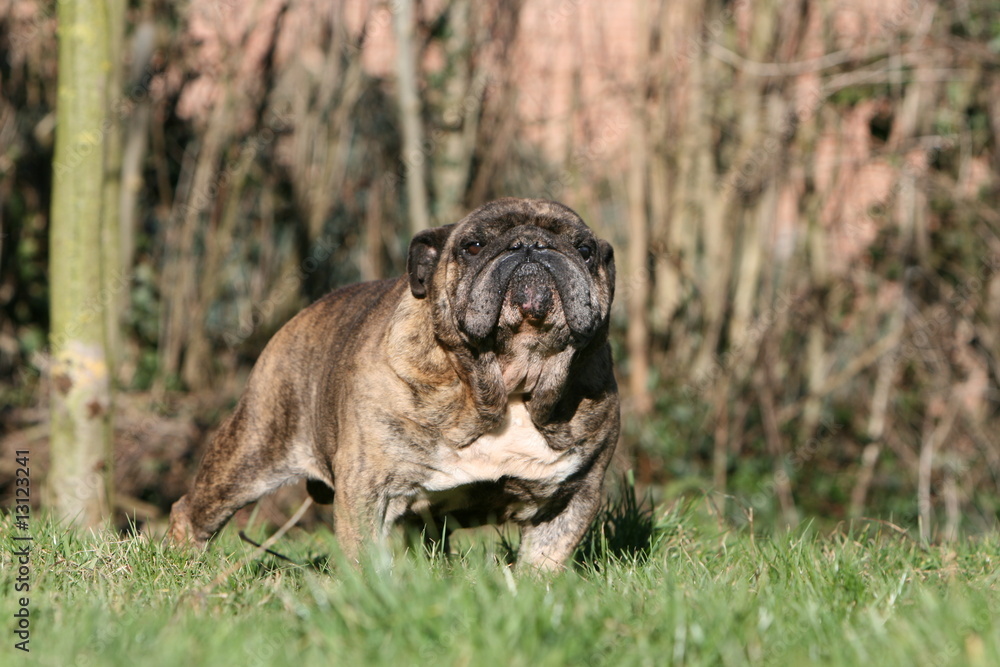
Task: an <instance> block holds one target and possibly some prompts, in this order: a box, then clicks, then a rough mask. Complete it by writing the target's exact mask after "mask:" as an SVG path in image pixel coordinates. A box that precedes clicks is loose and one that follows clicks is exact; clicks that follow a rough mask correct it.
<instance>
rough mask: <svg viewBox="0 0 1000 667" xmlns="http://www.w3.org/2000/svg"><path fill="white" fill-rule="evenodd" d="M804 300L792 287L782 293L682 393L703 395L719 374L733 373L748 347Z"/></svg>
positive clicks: (689, 395) (685, 394)
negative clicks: (792, 290) (734, 342)
mask: <svg viewBox="0 0 1000 667" xmlns="http://www.w3.org/2000/svg"><path fill="white" fill-rule="evenodd" d="M805 300H806V298H805V296H796V295H794V294H792V292H791V291H790V290H786V291H785V292H784V293H782V294H779V295H778V298H777V299H776V300H775V302H774V304H773V305H772V306H771V307H770V308H768V309H767V310H765V311H764V312H763V313H761V314H760V315H759V316H758V317H756V318H755V319H754V321H753V323H752V324H751V325H750V326H749V327H747V330H746V336H744V338H743V340H742V341H741V342H740V343H739V344H738V345H735V346H733V347H732V348H731V349H729V350H727V351H726V353H725V354H723V355H721V356H719V355H716V357H715V358H714V359H713V360H712V366H711V368H709V369H707V370H706V371H704V372H703V373H701V375H700V376H699V377H697V378H695V379H693V380H691V381H690V382H687V383H686V384H685V385H684V388H683V389H682V392H681V393H682V395H683V396H684V397H685V398H686V399H690V398H694V397H695V396H703V395H704V394H705V392H707V391H708V390H709V389H710V388H711V387H712V386H713V385H714V384H715V382H716V381H717V380H718V379H719V378H720V377H722V376H723V375H725V374H726V373H729V372H731V371H732V370H733V369H734V368H735V367H736V364H737V363H738V362H739V361H741V360H742V359H743V358H744V356H745V355H746V353H747V350H748V349H756V343H757V342H758V341H759V340H760V339H761V338H763V336H764V334H765V333H766V332H767V330H768V329H770V328H771V326H773V325H774V323H775V322H777V321H778V317H779V316H780V315H783V314H785V313H788V312H794V311H795V310H796V309H797V308H798V307H799V306H800V305H801V304H802V303H804V302H805Z"/></svg>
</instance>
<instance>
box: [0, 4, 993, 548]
mask: <svg viewBox="0 0 1000 667" xmlns="http://www.w3.org/2000/svg"><path fill="white" fill-rule="evenodd" d="M56 14H57V3H56V2H55V1H54V0H48V1H44V0H37V1H36V0H0V438H2V460H0V496H2V497H4V498H7V497H9V496H10V495H12V489H13V475H14V467H15V466H14V462H13V461H14V452H15V451H16V450H26V449H30V451H31V452H32V463H33V472H34V475H35V479H36V480H38V483H39V484H44V483H45V479H44V476H45V471H46V470H48V469H49V464H48V463H47V456H48V454H47V452H48V441H49V435H50V426H49V424H50V421H49V391H50V386H51V382H50V374H49V369H50V366H51V358H50V354H49V353H50V344H49V324H50V275H51V273H50V265H49V252H50V245H51V240H52V239H51V237H50V218H51V216H50V210H51V208H52V203H53V194H52V193H53V174H54V173H55V172H56V171H58V170H59V169H68V168H72V167H74V164H73V161H74V157H73V153H72V151H71V152H70V153H69V156H70V157H69V158H68V162H66V161H64V162H62V163H59V164H56V163H55V161H54V145H55V135H56V132H57V130H58V128H57V127H56V125H57V123H56V115H57V110H56V98H57V69H58V68H57V53H58V49H57V35H56V27H57V17H56ZM120 32H121V33H122V34H121V35H120V58H118V60H119V61H120V64H121V67H120V77H119V80H118V81H117V82H116V84H115V85H114V86H113V88H112V94H111V95H110V99H109V109H110V111H109V114H110V123H109V124H108V125H107V126H106V127H105V126H103V125H102V126H100V127H95V128H94V131H95V133H96V136H97V141H98V142H100V143H102V144H103V143H108V142H111V141H112V139H113V140H114V142H115V143H113V144H110V145H114V146H117V148H115V154H116V155H117V157H118V164H116V165H114V168H113V170H111V172H109V173H110V178H112V179H114V180H116V182H117V187H118V190H116V192H117V196H116V207H117V213H116V215H115V218H114V221H113V223H112V224H113V229H114V243H115V244H116V245H117V246H118V252H117V253H116V257H115V258H114V261H113V262H111V263H110V264H106V265H105V266H104V268H103V271H104V275H105V278H104V281H105V282H104V289H103V291H102V293H101V303H102V305H104V306H107V305H108V304H112V310H113V312H114V318H115V322H116V323H115V324H113V325H112V333H110V334H109V346H110V348H111V349H112V350H113V353H114V354H113V356H114V359H115V363H114V371H113V385H114V387H115V388H116V397H115V399H114V415H113V425H114V426H113V428H114V431H113V447H114V450H113V451H114V454H113V459H112V460H111V461H110V462H109V465H107V466H105V468H103V469H105V470H107V471H112V470H113V475H114V480H115V484H114V498H113V503H114V507H115V509H116V511H117V513H118V516H119V517H123V516H125V515H130V516H135V517H136V518H138V519H139V521H140V522H145V521H159V520H162V519H163V517H164V516H165V512H166V511H167V510H168V508H169V505H170V503H171V502H173V501H174V500H176V499H177V498H178V497H179V496H180V495H181V494H182V493H183V492H184V491H185V490H186V487H187V484H188V482H189V481H190V479H191V475H192V474H193V471H194V466H195V465H196V463H197V462H198V460H199V459H200V456H201V451H202V448H203V446H204V445H205V443H206V440H207V438H208V437H209V436H210V435H211V433H212V431H213V429H214V428H215V427H216V426H217V425H218V423H219V421H220V419H222V418H223V417H225V416H226V415H227V414H228V411H229V410H230V409H231V408H232V406H233V404H234V402H235V400H236V398H237V397H238V395H239V392H240V390H241V388H242V386H243V384H244V382H245V379H246V376H247V373H248V372H249V369H250V368H251V366H252V364H253V361H254V359H255V358H256V356H257V355H258V354H259V352H260V351H261V349H262V348H263V346H264V344H265V343H266V342H267V340H268V339H269V337H270V336H271V335H272V334H273V333H274V332H275V331H276V330H277V329H278V328H279V327H280V326H281V325H282V324H283V323H284V322H285V321H287V320H288V319H289V318H290V317H291V316H292V315H293V314H294V313H295V312H296V311H297V310H299V309H301V308H302V307H304V306H305V305H307V304H308V303H310V302H311V301H313V300H315V299H316V298H318V297H320V296H322V295H323V294H324V293H326V292H327V291H328V290H330V289H331V288H333V287H336V286H339V285H343V284H346V283H350V282H354V281H358V280H369V279H374V278H381V277H389V276H395V275H398V274H400V273H401V272H402V271H403V270H404V265H405V251H406V246H407V243H408V240H409V238H410V236H411V235H412V234H413V232H414V231H415V230H419V229H420V228H422V227H425V226H428V225H438V224H446V223H449V222H454V221H456V220H457V219H459V218H460V217H462V216H463V215H464V213H465V212H467V211H468V210H469V209H471V208H473V207H475V206H478V205H479V204H481V203H484V202H486V201H488V200H490V199H493V198H496V197H500V196H524V197H546V198H551V199H556V200H559V201H561V202H564V203H566V204H567V205H569V206H570V207H572V208H574V209H575V210H576V211H577V212H579V213H580V214H581V216H582V217H583V218H584V219H585V220H586V221H587V222H588V223H589V224H590V225H591V226H592V227H593V228H595V230H596V231H597V232H598V233H599V235H601V236H603V237H605V238H608V239H610V240H611V241H612V243H613V244H614V246H615V248H616V250H617V261H618V285H617V295H616V303H615V311H614V329H613V345H614V348H615V355H616V360H617V363H618V371H619V379H620V384H621V387H622V393H623V399H624V404H623V411H624V430H623V435H622V440H621V443H620V446H619V449H618V454H617V460H616V466H617V468H618V470H619V471H624V470H631V471H632V472H633V474H634V478H635V481H636V484H637V486H638V488H639V489H640V491H641V492H642V493H648V494H649V495H650V497H651V498H652V499H653V501H654V502H656V503H672V502H675V501H677V500H678V499H681V498H685V497H688V496H702V495H705V496H707V498H708V499H709V501H710V502H711V504H712V506H713V507H714V508H716V510H717V511H718V512H719V514H720V516H721V517H722V518H723V519H724V520H725V521H727V522H731V523H733V524H741V523H745V522H747V521H750V520H752V521H754V522H756V524H757V525H759V526H773V527H780V526H786V525H791V526H794V525H796V524H797V523H799V522H802V521H804V520H809V519H812V520H815V521H818V522H819V523H820V524H821V525H833V524H834V523H836V522H839V521H842V520H846V519H849V518H858V517H869V518H877V519H880V520H885V521H891V522H892V523H894V524H895V525H898V526H900V527H901V528H905V529H910V530H914V531H917V530H919V531H920V533H921V535H923V536H924V537H925V538H928V539H939V540H948V539H953V538H955V537H957V536H958V535H960V534H966V533H973V534H974V533H978V532H982V531H984V530H988V529H993V528H995V527H996V524H997V520H998V516H1000V514H998V512H1000V491H998V483H1000V390H998V387H1000V212H998V206H997V204H998V199H1000V196H998V195H1000V192H998V174H997V170H998V167H1000V154H998V150H997V138H998V136H1000V2H996V1H986V0H956V1H955V2H934V1H923V0H888V1H886V2H866V1H864V0H835V1H832V2H831V1H820V0H795V1H791V2H785V1H781V2H779V1H777V0H732V1H723V0H693V1H691V2H667V1H666V0H622V1H620V2H615V3H604V2H599V1H598V0H523V1H517V0H510V1H501V0H486V1H482V2H472V1H471V0H392V1H391V2H387V3H386V2H374V1H371V2H368V1H366V0H332V1H331V0H327V1H321V0H256V1H252V2H237V1H236V0H190V1H188V2H183V3H172V2H165V1H163V0H132V1H131V2H128V3H127V4H126V5H124V7H123V12H122V20H121V30H120ZM84 153H85V151H81V152H80V155H81V156H83V154H84ZM80 159H81V160H82V159H83V158H82V157H81V158H80ZM302 494H303V491H302V489H289V490H284V491H283V492H282V494H279V495H278V496H276V497H274V498H271V499H269V500H268V501H267V502H266V503H262V506H261V510H260V511H262V512H263V513H264V514H265V515H269V514H270V515H273V517H274V518H275V520H277V521H278V522H279V523H281V522H282V521H283V517H284V516H285V515H283V514H282V511H283V509H284V507H285V506H286V505H287V504H291V503H293V502H294V500H295V498H298V497H300V496H301V495H302ZM751 517H752V518H751Z"/></svg>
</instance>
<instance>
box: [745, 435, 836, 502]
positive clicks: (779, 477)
mask: <svg viewBox="0 0 1000 667" xmlns="http://www.w3.org/2000/svg"><path fill="white" fill-rule="evenodd" d="M842 428H844V425H843V424H840V423H838V422H835V421H831V420H829V419H825V418H824V419H821V420H820V422H819V426H818V427H817V428H816V434H815V435H814V436H813V437H811V438H809V440H807V441H806V442H805V444H803V445H802V446H801V447H797V448H796V449H795V450H794V451H792V452H788V453H787V454H785V455H784V456H783V457H781V464H780V465H779V466H778V469H777V470H775V472H774V474H773V475H772V476H771V479H769V480H768V481H767V482H765V483H764V484H763V485H762V486H761V487H760V488H759V489H758V490H757V491H755V492H754V494H753V495H752V496H750V504H751V505H752V506H753V507H755V508H757V509H763V508H765V507H767V506H768V505H769V504H770V502H771V500H772V498H774V496H775V493H776V491H777V489H778V488H779V487H780V488H788V484H789V482H790V481H791V475H790V474H789V473H790V472H791V473H795V472H798V471H799V470H801V469H802V468H803V467H804V466H805V465H806V464H807V463H809V462H810V461H812V460H813V459H814V458H815V457H816V454H817V453H819V450H820V448H821V447H823V445H825V444H826V443H828V442H829V441H830V440H831V439H832V438H833V437H834V436H835V435H836V434H837V432H838V431H840V429H842Z"/></svg>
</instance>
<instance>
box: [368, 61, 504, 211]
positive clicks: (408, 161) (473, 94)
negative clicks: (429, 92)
mask: <svg viewBox="0 0 1000 667" xmlns="http://www.w3.org/2000/svg"><path fill="white" fill-rule="evenodd" d="M497 85H499V81H498V80H497V79H496V77H494V76H493V75H491V74H484V75H483V76H481V77H478V78H477V79H476V80H474V81H473V82H472V85H471V86H470V88H469V92H468V93H466V94H465V95H464V96H463V97H462V99H461V100H459V101H458V102H456V103H455V104H452V105H451V106H449V107H448V108H446V109H445V110H444V111H443V112H442V114H441V120H442V123H443V126H441V127H435V128H434V129H433V130H432V131H431V132H430V133H429V134H428V135H427V136H426V137H425V138H424V141H423V143H422V144H421V145H420V146H418V147H417V148H415V149H414V150H412V151H410V152H409V153H403V154H402V155H401V156H400V159H399V164H398V166H397V169H396V171H387V172H385V174H384V175H383V178H382V180H383V182H384V184H385V186H386V189H387V190H388V191H389V192H393V191H395V190H396V188H398V187H399V185H400V184H401V183H403V181H404V180H405V179H406V178H407V176H408V174H409V172H410V170H411V169H413V168H416V167H422V166H424V165H425V164H427V163H428V162H430V160H431V158H433V157H434V155H435V154H436V153H437V151H438V149H439V148H440V146H441V144H442V142H444V140H445V139H446V138H447V137H448V136H449V135H450V134H451V132H450V131H449V130H446V129H445V127H450V128H454V127H458V126H460V125H461V124H462V122H463V119H464V118H465V117H466V115H467V114H469V113H471V112H473V111H475V110H476V109H478V108H479V107H480V106H481V105H482V102H483V100H484V99H486V96H487V95H488V94H489V91H490V90H492V89H493V88H495V87H496V86H497Z"/></svg>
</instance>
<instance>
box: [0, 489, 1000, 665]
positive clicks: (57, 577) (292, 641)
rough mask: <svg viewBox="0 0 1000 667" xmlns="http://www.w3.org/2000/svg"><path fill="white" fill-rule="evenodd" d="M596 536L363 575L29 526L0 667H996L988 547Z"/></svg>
mask: <svg viewBox="0 0 1000 667" xmlns="http://www.w3.org/2000/svg"><path fill="white" fill-rule="evenodd" d="M606 518H607V521H606V522H605V525H606V526H607V528H606V529H605V530H604V531H603V536H602V533H601V531H598V532H595V533H594V534H593V535H592V538H591V539H590V540H589V542H588V543H587V544H586V545H585V546H584V548H583V549H582V552H583V555H581V556H580V558H578V560H579V561H582V562H578V563H576V564H575V565H574V566H573V567H572V568H570V570H569V571H567V572H565V573H562V574H560V575H558V576H552V577H547V578H536V577H533V576H529V575H526V574H518V573H517V572H512V571H511V570H510V569H509V568H508V567H506V566H505V565H503V564H502V563H503V562H504V560H505V558H504V556H505V553H506V551H505V550H506V548H508V547H510V545H509V543H508V542H507V541H506V539H488V538H489V535H483V534H473V535H469V536H466V537H464V538H461V537H459V538H458V539H456V541H455V543H454V544H453V552H455V553H453V555H452V556H451V557H444V556H441V555H426V554H424V553H412V552H411V553H409V554H402V555H398V556H397V557H396V558H395V560H394V562H393V563H392V565H391V567H390V568H386V567H375V566H374V565H371V564H369V565H368V566H366V567H364V568H362V571H360V572H357V571H355V570H354V569H352V568H349V567H345V566H344V565H343V564H341V563H339V562H338V560H337V558H336V556H335V554H336V540H335V539H334V537H333V536H332V534H331V533H330V532H329V531H328V530H326V529H316V530H312V531H309V532H306V531H303V530H298V529H293V530H292V531H290V532H289V533H288V534H287V535H286V536H285V537H283V538H282V539H281V540H280V541H279V542H278V543H277V544H276V545H275V547H274V548H275V549H276V550H278V551H280V552H281V553H282V554H284V555H285V556H287V557H288V558H290V559H292V561H294V562H287V561H284V560H281V559H279V558H276V557H275V556H272V555H265V556H264V557H263V558H260V559H256V560H253V559H250V558H249V555H250V554H251V552H252V551H253V549H252V547H251V546H249V545H247V544H245V543H244V542H242V541H241V540H240V539H239V537H238V536H237V534H236V531H235V530H234V529H233V528H227V529H226V531H224V533H223V534H222V535H221V536H220V538H219V539H217V540H216V541H214V542H213V543H212V545H211V547H210V548H209V549H208V550H207V551H206V552H205V553H199V554H192V553H188V552H184V551H180V550H177V549H173V548H169V547H165V546H163V545H161V544H159V543H158V542H155V541H149V540H146V539H142V538H122V537H119V536H113V537H108V536H94V535H91V534H84V533H81V532H73V531H67V530H65V529H60V528H58V527H56V526H54V525H52V524H51V523H49V522H46V521H44V520H39V519H37V517H35V523H34V524H33V525H32V527H31V531H30V532H31V534H32V537H33V538H34V541H33V543H32V550H31V564H30V568H31V575H30V577H31V590H30V593H29V594H28V595H30V601H29V609H30V643H29V647H30V649H31V651H30V653H27V654H25V653H22V652H21V651H18V650H16V649H14V643H15V642H16V641H18V639H17V638H16V636H15V635H14V634H13V632H12V630H13V622H14V621H13V616H12V615H13V614H14V613H15V612H16V611H17V609H18V607H19V604H18V598H19V597H21V596H23V595H25V594H24V593H16V592H15V584H16V581H15V579H16V577H17V559H16V558H15V557H12V554H13V553H14V552H15V551H16V550H17V549H19V548H20V547H21V544H23V543H20V542H19V543H15V542H14V541H13V539H12V538H13V536H14V535H18V534H24V533H23V531H21V530H18V529H17V528H16V527H15V526H14V523H13V521H12V519H11V518H10V516H8V515H6V514H4V515H3V518H2V520H0V525H2V526H3V536H4V537H3V542H4V551H3V571H2V575H0V578H2V587H0V590H2V593H0V598H2V601H3V603H2V613H3V615H4V617H5V618H6V619H8V620H7V624H6V625H7V628H8V631H7V632H5V634H4V640H5V645H4V646H3V648H2V649H0V655H2V656H3V658H2V659H0V663H2V664H5V665H13V664H20V663H25V664H28V663H31V664H42V665H54V666H55V665H57V666H59V667H66V666H70V665H99V666H104V665H127V666H128V667H136V666H138V665H141V666H142V667H147V666H155V665H184V666H187V667H194V666H196V665H197V666H200V665H296V666H297V667H301V666H304V665H352V666H353V665H390V666H392V667H403V666H406V665H477V666H479V665H524V666H525V667H543V666H546V665H553V666H557V665H558V666H562V665H573V666H575V665H615V666H617V665H668V664H677V665H680V664H685V665H744V664H777V665H801V664H806V663H820V664H835V665H858V664H871V665H880V666H881V665H907V666H909V665H977V664H978V665H997V664H1000V622H998V621H997V619H998V618H1000V586H998V574H997V562H998V557H1000V556H998V554H1000V542H998V539H997V537H995V536H992V537H987V538H981V539H976V540H966V541H963V542H961V543H959V544H952V545H930V546H923V545H921V544H919V543H918V542H916V541H914V540H913V539H911V538H910V537H908V536H906V535H903V534H900V533H898V532H897V531H896V530H894V529H893V528H892V527H891V526H888V525H885V524H881V523H875V522H863V523H857V524H854V525H853V526H846V525H845V526H843V527H842V528H841V529H839V530H837V531H835V532H833V533H823V534H820V533H819V532H818V531H815V530H812V529H810V528H808V527H807V528H805V529H803V530H800V531H797V532H794V533H792V534H787V533H786V534H776V535H770V536H769V535H763V534H756V535H754V534H752V533H751V532H750V530H749V529H748V528H743V529H739V530H736V529H731V530H727V529H725V528H724V527H722V526H720V525H719V524H718V523H717V522H716V521H715V520H714V519H713V518H712V516H711V514H710V513H709V512H708V508H707V506H706V503H704V502H701V501H697V502H694V503H688V504H677V505H674V506H671V507H662V508H656V510H655V511H652V512H649V513H642V512H637V511H636V510H635V509H634V508H633V507H629V506H628V503H625V504H620V505H619V506H618V507H617V509H613V510H611V513H610V515H609V516H608V517H606ZM249 532H250V533H251V534H252V536H253V537H255V538H257V539H263V538H264V537H266V535H267V534H268V533H267V531H265V530H263V529H262V528H252V527H251V528H250V529H249ZM493 534H495V533H493ZM241 563H242V564H241ZM227 570H233V573H232V574H231V575H229V576H220V575H225V574H226V572H227Z"/></svg>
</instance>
